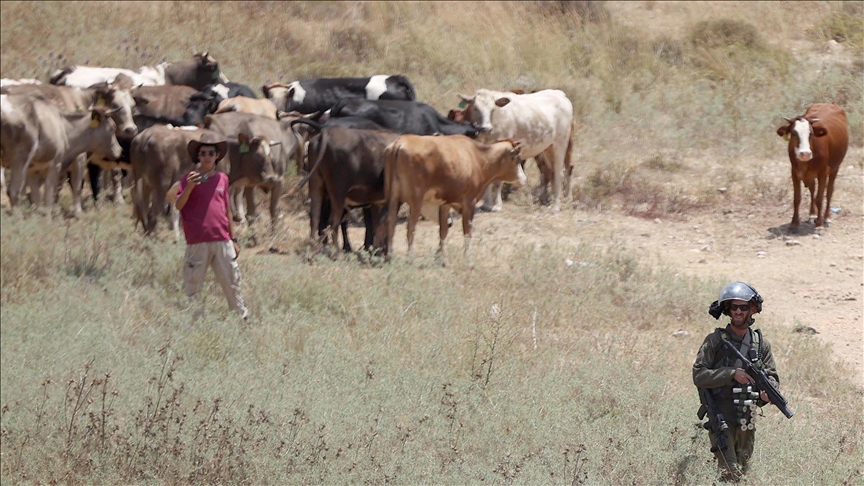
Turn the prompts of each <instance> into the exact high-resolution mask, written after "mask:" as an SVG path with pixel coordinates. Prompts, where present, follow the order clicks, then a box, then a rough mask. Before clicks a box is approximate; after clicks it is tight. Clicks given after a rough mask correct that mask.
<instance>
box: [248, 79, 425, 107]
mask: <svg viewBox="0 0 864 486" xmlns="http://www.w3.org/2000/svg"><path fill="white" fill-rule="evenodd" d="M261 91H262V92H263V93H264V97H265V98H269V99H270V100H271V101H273V103H274V104H275V105H276V107H277V108H278V109H279V110H281V111H298V112H300V113H303V114H307V115H308V114H311V113H319V112H324V111H327V110H329V109H330V108H331V107H332V106H333V105H335V104H336V102H337V101H339V100H340V99H342V98H346V97H359V98H363V99H368V100H379V99H380V100H405V101H414V100H415V99H416V92H415V91H414V85H412V84H411V81H409V80H408V78H406V77H405V76H402V75H399V74H397V75H392V76H390V75H386V74H379V75H375V76H369V77H365V78H314V79H304V80H300V81H293V82H291V83H288V84H281V83H276V84H268V85H264V86H262V87H261Z"/></svg>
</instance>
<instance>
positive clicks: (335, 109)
mask: <svg viewBox="0 0 864 486" xmlns="http://www.w3.org/2000/svg"><path fill="white" fill-rule="evenodd" d="M350 99H351V98H350V97H345V98H340V99H339V101H337V102H336V104H335V105H333V106H332V107H331V108H330V118H336V117H338V116H339V113H341V112H342V108H344V107H345V104H346V103H348V101H349V100H350Z"/></svg>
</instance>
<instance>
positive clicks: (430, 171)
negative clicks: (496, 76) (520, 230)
mask: <svg viewBox="0 0 864 486" xmlns="http://www.w3.org/2000/svg"><path fill="white" fill-rule="evenodd" d="M522 162H523V160H522V158H521V157H520V153H519V147H518V145H517V144H514V143H513V141H512V140H504V141H498V142H495V143H492V144H489V145H487V144H483V143H480V142H476V141H474V140H472V139H471V138H469V137H466V136H464V135H448V136H419V135H402V136H401V137H399V138H398V139H396V141H394V142H393V143H391V144H390V145H388V146H387V148H386V149H385V150H384V193H385V195H386V199H387V204H386V210H385V211H386V213H385V214H386V218H387V226H386V228H387V233H386V247H385V251H387V252H388V253H390V254H392V251H391V249H392V248H393V232H394V230H395V227H396V215H397V214H398V212H399V208H400V206H401V205H402V203H408V205H409V206H410V213H409V216H408V255H409V256H410V254H411V247H412V245H413V243H414V229H415V227H416V225H417V221H418V220H419V219H420V210H421V208H422V206H423V205H424V204H434V205H436V206H438V207H439V209H438V226H439V236H440V241H439V246H438V256H439V257H440V259H441V263H442V264H444V239H445V238H446V237H447V230H448V224H447V216H448V215H449V211H450V208H451V207H452V208H453V209H456V210H459V211H460V212H461V214H462V232H463V234H464V235H465V249H464V253H465V258H466V260H468V261H469V264H470V259H469V253H468V252H469V248H470V242H471V223H472V220H473V219H474V209H475V206H476V204H477V202H478V201H479V200H480V198H481V197H483V193H484V191H485V190H486V187H487V186H488V185H489V183H490V182H492V181H494V180H500V181H504V182H510V183H514V184H516V185H522V184H525V182H526V177H525V172H523V170H522ZM377 239H378V242H379V244H378V245H376V246H379V247H380V246H381V245H380V240H381V238H380V236H379V238H377ZM388 256H389V255H388Z"/></svg>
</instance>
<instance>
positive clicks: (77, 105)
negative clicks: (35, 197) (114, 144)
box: [0, 83, 138, 137]
mask: <svg viewBox="0 0 864 486" xmlns="http://www.w3.org/2000/svg"><path fill="white" fill-rule="evenodd" d="M0 93H3V94H13V95H27V96H29V97H30V98H31V99H40V100H43V101H48V102H51V103H53V104H55V105H57V107H58V108H59V109H60V111H85V110H88V109H89V108H90V106H93V105H99V106H105V107H106V111H108V112H110V113H111V118H113V119H114V123H115V126H116V127H117V136H118V137H134V136H135V134H136V133H138V128H137V127H136V126H135V122H134V120H133V119H132V113H133V108H134V107H135V100H134V98H133V97H132V95H131V93H130V92H129V90H128V89H123V88H120V87H117V86H114V85H111V84H108V83H99V84H97V85H94V86H93V87H89V88H83V89H82V88H69V87H66V86H52V85H44V84H20V85H14V86H6V87H4V88H2V89H0Z"/></svg>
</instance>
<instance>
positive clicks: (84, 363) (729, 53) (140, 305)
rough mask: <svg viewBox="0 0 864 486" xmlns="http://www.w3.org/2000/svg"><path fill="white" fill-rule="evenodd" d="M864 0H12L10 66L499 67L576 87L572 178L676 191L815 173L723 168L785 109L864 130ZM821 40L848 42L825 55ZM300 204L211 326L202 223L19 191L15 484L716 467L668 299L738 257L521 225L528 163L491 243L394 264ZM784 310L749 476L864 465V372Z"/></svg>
mask: <svg viewBox="0 0 864 486" xmlns="http://www.w3.org/2000/svg"><path fill="white" fill-rule="evenodd" d="M862 12H864V10H862V2H834V3H829V2H813V3H804V2H759V3H749V2H741V3H732V2H718V3H704V2H693V3H689V2H623V3H603V2H548V3H539V2H522V3H516V2H512V3H459V4H454V3H410V4H409V3H358V2H351V3H345V2H315V3H305V2H291V3H288V2H272V3H271V2H267V3H258V2H206V3H205V2H172V3H168V2H165V3H157V2H141V3H127V2H111V3H90V2H85V3H73V2H66V3H59V2H57V3H31V2H21V3H18V2H3V4H2V6H0V21H2V25H3V29H2V31H0V36H2V43H0V45H2V57H0V71H2V76H3V77H13V78H14V77H39V78H41V79H43V80H46V79H47V78H48V76H49V74H50V72H51V71H53V70H54V69H57V68H60V67H62V66H65V65H69V64H77V63H82V64H83V63H89V64H91V65H106V66H122V67H129V68H137V67H139V66H141V65H145V64H154V63H157V62H160V61H161V60H163V59H167V60H178V59H185V58H187V57H189V55H190V54H191V52H192V51H193V50H194V49H198V50H205V49H206V50H209V51H210V52H211V53H212V54H213V55H214V56H215V57H216V58H217V59H218V60H219V61H220V62H221V64H222V67H223V70H224V71H225V72H226V74H227V75H228V77H229V79H231V80H232V81H237V82H241V83H244V84H248V85H250V86H252V87H253V88H255V89H258V88H259V87H260V86H261V85H262V84H264V83H266V82H274V81H291V80H294V79H300V78H305V77H313V76H347V75H360V74H373V73H402V74H405V75H407V76H408V77H409V78H410V79H411V80H412V81H413V82H414V83H415V86H416V88H417V91H418V93H419V99H420V100H422V101H424V102H427V103H429V104H431V105H433V106H435V107H436V108H437V109H438V110H439V111H442V112H446V110H447V109H449V108H452V107H454V106H455V104H456V102H457V101H458V100H457V96H456V95H457V93H459V92H462V93H470V92H472V91H473V90H474V89H476V88H480V87H488V88H502V89H503V88H523V89H538V88H545V87H556V88H560V89H562V90H564V91H565V92H566V93H567V94H568V96H569V97H570V98H571V100H573V104H574V109H575V112H576V119H577V122H578V124H579V129H578V132H577V142H576V144H575V146H576V152H577V160H578V162H577V169H576V175H577V179H576V182H575V184H576V186H575V187H576V190H575V191H574V201H572V203H571V205H570V207H569V208H568V209H572V210H596V211H598V212H600V211H604V210H609V209H610V208H611V209H612V210H617V211H622V212H624V213H626V214H634V215H638V216H640V217H647V218H655V217H663V218H676V217H683V216H684V215H687V214H690V213H693V212H699V211H706V210H708V209H709V208H712V207H716V205H718V204H720V203H722V204H729V203H730V202H729V201H730V200H734V199H741V201H742V202H741V204H752V198H756V200H757V201H759V202H768V203H771V204H775V205H776V204H777V203H778V201H780V200H788V199H789V198H791V196H790V194H789V190H788V175H786V176H783V177H786V178H787V179H784V178H781V177H780V176H776V177H775V176H774V175H773V173H772V174H767V173H766V174H762V175H760V176H757V177H754V178H747V179H744V175H735V174H733V175H732V176H729V177H731V180H729V181H728V183H729V185H730V188H729V190H728V191H727V192H726V193H724V194H720V193H718V192H717V191H716V187H717V180H718V177H719V176H720V175H723V176H724V177H725V176H728V169H729V165H730V164H735V163H736V161H738V162H740V163H743V162H742V161H744V160H745V159H750V158H753V157H766V158H767V157H775V158H776V157H777V155H776V154H777V152H778V137H777V136H776V134H775V133H774V130H775V129H776V126H777V124H778V123H779V122H780V118H779V117H780V116H781V115H785V116H792V115H794V114H798V113H803V110H804V108H805V107H806V106H807V105H809V104H810V103H812V102H815V101H821V102H827V101H833V102H837V103H839V104H841V105H842V106H843V107H844V108H845V109H846V111H847V113H848V115H849V121H850V129H851V132H852V137H851V139H852V143H853V145H854V146H855V148H858V149H859V151H858V152H855V153H859V154H860V153H861V152H860V147H861V145H862V140H864V128H862V113H864V102H862V99H861V93H862V91H864V82H862V78H864V77H862V73H864V62H862V60H861V56H860V53H861V49H862V38H861V30H860V25H861V21H862V15H864V13H862ZM754 19H758V24H757V23H755V20H754ZM801 19H806V23H805V24H804V25H802V23H801ZM829 40H835V41H836V42H838V43H839V46H840V48H839V49H840V52H837V53H834V54H826V52H825V49H826V42H827V41H829ZM856 53H857V54H858V55H856ZM697 159H708V160H712V161H714V160H716V161H717V162H712V163H711V164H709V165H708V167H706V166H704V165H699V164H696V163H695V162H694V160H697ZM845 164H849V165H854V166H857V167H858V168H859V169H861V168H862V164H864V162H862V161H861V160H860V159H859V160H855V159H847V161H846V162H845ZM529 177H530V178H531V180H533V181H536V180H537V177H536V173H531V174H529ZM735 177H738V179H735ZM778 181H782V182H779V183H778ZM734 182H739V183H740V184H734ZM784 184H785V185H784ZM858 191H859V193H860V188H859V189H858ZM745 195H746V196H747V197H746V198H745V197H744V196H745ZM64 198H65V200H66V202H68V195H64ZM302 204H303V201H302V197H298V198H295V199H293V200H291V201H288V205H287V206H286V213H287V214H288V216H286V218H285V221H284V222H283V223H281V226H280V231H279V232H278V233H277V234H275V235H268V234H266V232H265V230H264V228H265V227H266V224H265V223H262V224H260V225H258V226H257V227H252V228H248V229H246V232H245V233H244V236H243V243H244V244H245V246H247V247H249V248H248V249H247V250H246V251H247V254H244V255H243V256H242V257H241V259H242V270H243V272H244V292H245V293H246V295H247V300H248V301H249V304H250V306H251V309H252V312H253V315H254V319H253V321H252V322H251V323H250V324H248V325H246V324H242V323H240V322H238V321H237V320H236V319H235V318H234V317H233V316H231V315H229V314H228V311H227V309H226V307H225V305H224V302H223V301H222V298H221V295H220V294H219V292H218V290H217V288H216V287H215V285H214V286H209V287H208V288H207V289H206V290H205V294H206V295H207V304H208V311H207V313H206V315H205V317H204V319H203V320H202V321H199V322H198V323H196V324H195V325H194V326H190V325H189V316H188V315H187V314H186V313H185V312H184V310H185V307H186V302H185V297H183V295H182V289H181V283H180V281H179V270H178V265H179V262H180V261H181V254H182V247H181V246H179V245H173V244H171V243H170V242H169V241H170V238H168V237H167V234H160V236H163V237H164V238H162V237H160V238H152V239H144V238H142V236H141V235H140V234H139V233H136V232H134V231H133V230H132V224H131V222H130V221H129V219H128V214H127V213H128V209H124V208H117V209H115V208H111V207H107V206H106V207H99V208H93V207H92V206H91V207H89V208H86V209H88V210H87V211H86V212H85V214H84V216H82V217H81V218H80V219H77V220H73V219H67V218H65V217H63V216H64V215H59V214H55V216H54V218H53V219H52V220H51V224H46V223H47V221H48V220H47V219H46V218H45V216H44V215H41V214H38V213H37V212H34V211H28V210H25V211H23V213H22V214H20V215H19V217H18V218H14V219H13V218H10V217H8V216H7V215H6V214H4V215H3V216H2V220H0V236H2V246H0V311H2V325H0V345H2V353H0V363H2V373H0V380H2V387H0V406H2V419H0V420H2V437H0V439H2V455H0V478H2V481H3V483H4V484H5V483H6V482H10V483H25V484H26V483H32V484H45V483H51V484H56V483H62V484H101V483H108V484H131V483H158V484H166V483H167V484H178V483H179V484H186V483H193V484H201V483H205V484H216V483H218V484H235V483H243V484H309V483H315V484H318V483H327V484H357V483H385V482H394V483H410V484H466V483H472V484H476V483H481V482H492V483H517V484H538V483H543V484H548V483H551V484H561V483H569V484H625V483H626V484H709V483H711V482H712V480H713V478H714V466H713V461H712V460H711V458H710V455H709V453H708V441H707V434H706V433H705V432H704V431H702V430H701V429H698V428H697V427H696V425H695V424H696V422H697V421H696V418H695V411H696V393H695V390H694V389H693V387H692V383H691V381H690V367H691V365H692V361H693V357H694V356H695V352H696V346H698V344H699V340H700V338H701V337H691V338H688V339H686V340H684V341H682V340H679V339H676V338H672V337H670V336H669V327H670V323H669V320H670V319H674V320H676V323H680V325H681V326H686V325H687V324H691V323H700V324H699V325H700V326H702V327H706V328H707V326H710V325H711V323H713V321H711V323H708V320H707V318H706V316H705V312H704V310H705V308H706V306H707V303H708V302H710V301H711V300H713V299H714V298H715V293H716V291H717V289H718V288H719V286H720V285H722V284H723V283H724V282H723V281H721V280H719V279H717V278H706V279H700V280H696V279H687V278H684V277H681V276H678V275H676V274H675V273H674V272H673V271H672V269H668V268H664V267H657V266H652V265H649V264H647V263H646V262H643V261H640V260H639V259H637V258H635V257H634V256H633V255H631V254H630V253H628V252H627V251H625V250H623V249H621V248H617V247H616V245H615V243H614V242H609V241H604V242H602V243H604V244H605V246H604V247H605V248H608V249H606V250H599V249H598V247H597V245H595V244H594V243H595V242H584V244H581V245H576V246H567V245H559V244H553V243H544V244H536V245H535V244H533V243H529V242H528V241H527V240H526V241H520V239H519V235H520V234H532V235H537V234H539V233H542V231H543V228H542V220H538V219H537V215H536V213H534V212H533V209H532V208H535V207H537V202H536V201H534V200H533V197H532V195H531V194H530V191H518V192H516V193H514V194H512V195H511V198H510V203H509V204H510V205H512V208H513V214H514V219H513V222H512V231H513V232H514V235H513V237H512V238H510V239H508V240H507V241H506V242H505V241H503V240H502V241H498V240H495V239H494V238H485V237H484V236H483V235H482V234H480V235H478V236H477V238H475V239H476V240H478V241H477V243H476V246H475V251H476V253H475V258H474V260H475V263H476V264H477V266H476V267H475V268H473V269H469V268H467V267H466V266H465V265H462V263H463V262H462V260H460V259H455V260H454V262H453V265H452V267H448V268H446V269H442V268H438V267H437V266H434V265H432V258H431V248H432V247H433V243H436V242H432V241H429V242H426V243H428V245H425V244H418V247H419V248H418V250H417V254H418V257H417V258H416V259H415V260H414V261H412V262H406V261H403V260H402V259H398V258H397V259H396V260H395V261H394V262H393V263H392V264H389V265H381V266H378V265H368V264H365V263H362V262H359V261H357V259H354V258H340V259H335V260H334V259H330V258H327V257H324V256H323V255H317V254H314V252H312V251H311V248H310V247H309V246H308V245H307V244H306V242H305V238H304V237H305V235H306V234H307V233H306V232H307V231H308V229H307V225H308V223H306V217H305V213H304V208H303V205H302ZM568 209H565V210H564V211H567V210H568ZM541 211H542V209H541ZM784 217H786V216H784ZM163 227H164V225H163ZM504 232H505V231H503V230H502V231H501V232H499V233H504ZM452 233H453V232H451V237H450V238H451V239H453V240H454V241H455V242H457V243H453V245H452V246H450V247H449V249H448V251H452V252H453V254H454V255H455V254H456V253H458V247H459V243H461V241H460V238H459V237H458V232H457V234H456V236H453V235H452ZM532 241H533V239H532ZM355 243H356V242H355ZM269 248H273V249H274V250H275V252H274V253H270V252H268V251H267V250H268V249H269ZM259 250H261V251H260V252H259ZM252 251H255V253H256V254H255V255H251V254H249V252H252ZM565 259H566V260H569V261H571V262H573V265H572V266H563V265H561V262H562V261H564V260H565ZM676 323H672V324H671V325H672V326H676V327H677V326H678V325H679V324H676ZM760 324H761V325H762V326H763V328H767V329H768V330H769V336H770V339H771V340H772V344H773V346H774V349H775V351H774V352H775V355H776V356H777V358H778V366H779V368H780V370H781V377H783V378H784V381H783V388H782V389H783V392H784V394H786V396H787V397H788V398H790V405H791V406H792V408H793V409H794V410H795V411H796V416H795V417H794V418H793V419H792V420H786V419H785V418H783V417H782V415H780V414H779V413H778V412H777V411H776V410H774V409H766V415H767V417H766V418H764V419H763V420H762V422H761V424H760V432H759V442H758V444H757V451H756V454H757V460H756V464H755V465H754V468H753V470H752V472H751V478H752V480H753V481H754V482H755V483H756V484H816V483H821V484H860V482H861V481H862V473H864V465H862V461H861V457H862V454H864V436H862V434H864V432H862V430H864V417H862V414H861V413H860V411H861V404H862V396H861V390H860V389H858V388H856V386H855V385H854V384H853V383H852V382H851V381H849V380H847V379H846V378H845V376H846V375H848V374H849V372H848V370H845V369H843V368H842V366H840V367H835V366H832V365H829V364H828V363H829V361H828V360H827V359H826V357H827V356H828V351H827V350H826V349H825V348H824V347H823V346H821V345H819V344H818V343H817V342H816V341H814V340H811V339H808V338H807V337H805V336H801V335H798V334H791V333H779V332H771V329H772V326H775V325H776V324H777V323H776V322H774V321H772V318H771V316H770V315H767V316H765V317H764V318H760ZM682 343H683V344H682ZM787 377H788V378H787Z"/></svg>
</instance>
